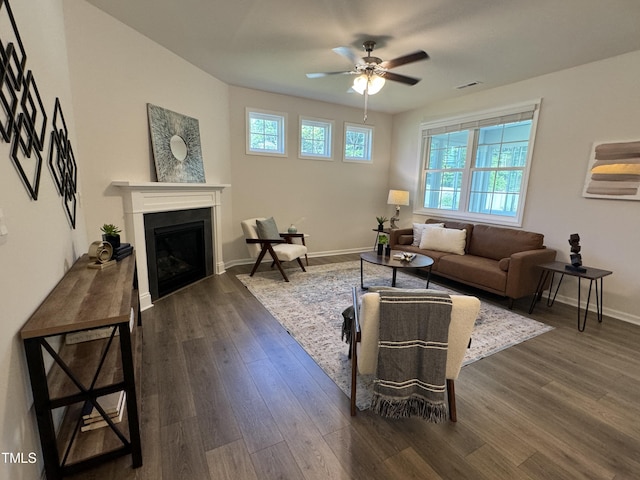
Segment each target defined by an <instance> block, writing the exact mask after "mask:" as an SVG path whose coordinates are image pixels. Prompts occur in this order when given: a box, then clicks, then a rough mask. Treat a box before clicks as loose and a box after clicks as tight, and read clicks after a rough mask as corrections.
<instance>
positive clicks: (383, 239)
mask: <svg viewBox="0 0 640 480" xmlns="http://www.w3.org/2000/svg"><path fill="white" fill-rule="evenodd" d="M385 245H387V247H388V246H389V237H387V236H386V235H378V255H382V251H383V249H384V246H385Z"/></svg>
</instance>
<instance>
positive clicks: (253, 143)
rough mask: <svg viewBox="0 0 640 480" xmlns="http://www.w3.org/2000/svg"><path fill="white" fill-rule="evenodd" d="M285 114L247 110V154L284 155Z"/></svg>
mask: <svg viewBox="0 0 640 480" xmlns="http://www.w3.org/2000/svg"><path fill="white" fill-rule="evenodd" d="M286 118H287V116H286V114H285V113H277V112H268V111H263V110H255V109H251V110H250V109H247V153H248V154H256V155H277V156H285V155H286V147H285V145H286V143H285V135H284V132H285V124H286Z"/></svg>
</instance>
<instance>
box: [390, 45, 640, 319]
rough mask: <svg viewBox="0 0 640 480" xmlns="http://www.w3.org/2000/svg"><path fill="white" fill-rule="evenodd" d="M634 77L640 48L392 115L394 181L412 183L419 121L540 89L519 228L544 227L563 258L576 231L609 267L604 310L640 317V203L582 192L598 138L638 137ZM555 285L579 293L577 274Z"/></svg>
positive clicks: (592, 258) (570, 296)
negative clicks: (531, 159) (539, 109)
mask: <svg viewBox="0 0 640 480" xmlns="http://www.w3.org/2000/svg"><path fill="white" fill-rule="evenodd" d="M638 77H640V51H638V52H633V53H629V54H626V55H621V56H618V57H614V58H610V59H607V60H603V61H600V62H595V63H591V64H587V65H583V66H580V67H576V68H572V69H569V70H564V71H561V72H557V73H553V74H549V75H545V76H542V77H538V78H534V79H531V80H527V81H524V82H519V83H516V84H512V85H508V86H505V87H501V88H496V89H492V90H487V91H485V92H479V93H477V94H470V95H468V96H465V97H461V98H457V99H455V100H451V101H447V102H441V103H437V104H432V105H428V106H426V107H424V108H420V109H416V110H413V111H411V112H406V113H403V114H400V115H396V116H395V117H394V123H393V147H392V152H393V153H392V158H393V159H394V163H393V165H392V167H391V173H390V181H391V183H396V184H402V185H404V187H406V188H407V189H413V188H414V185H415V182H416V181H417V171H418V168H419V163H418V152H419V148H418V137H419V125H420V123H421V122H424V121H432V120H435V119H441V118H446V117H449V116H454V115H458V114H463V113H470V112H474V111H478V110H483V109H489V108H495V107H499V106H503V105H509V104H515V103H519V102H523V101H528V100H531V99H535V98H539V97H542V99H543V100H542V107H541V111H540V117H539V122H538V130H537V136H536V143H535V151H534V153H533V163H532V168H531V175H530V179H529V190H528V194H527V205H526V209H525V212H524V223H523V227H522V228H523V229H525V230H531V231H535V232H541V233H544V235H545V243H546V245H547V246H549V247H551V248H555V249H557V250H558V251H559V253H558V259H559V260H563V261H568V259H569V244H568V238H569V235H570V234H572V233H579V234H580V237H581V245H582V252H581V254H582V258H583V263H584V264H585V265H587V266H593V267H598V268H603V269H607V270H612V271H613V272H614V273H613V275H612V276H609V277H607V278H605V280H604V306H605V314H609V315H612V316H615V317H618V318H621V319H624V320H628V321H632V322H634V323H640V303H639V302H638V301H637V299H638V298H639V296H640V282H639V281H638V274H637V267H638V265H640V250H639V249H638V245H640V222H638V220H637V219H638V213H639V212H640V203H639V202H635V201H622V200H601V199H592V198H583V197H582V187H583V184H584V179H585V175H586V171H587V165H588V159H589V155H590V152H591V147H592V145H593V143H594V142H602V141H607V142H615V141H625V140H640V130H638V112H640V94H639V93H638ZM415 220H416V221H423V220H424V217H418V216H416V217H415ZM583 283H584V282H583ZM560 295H562V296H563V297H564V300H566V301H569V302H574V303H575V301H576V300H577V287H576V282H575V280H574V279H566V280H565V282H563V287H562V288H561V292H560ZM585 298H586V296H583V297H582V299H583V300H584V299H585ZM592 302H593V298H592ZM592 305H593V304H592ZM594 308H595V307H594Z"/></svg>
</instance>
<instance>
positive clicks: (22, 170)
mask: <svg viewBox="0 0 640 480" xmlns="http://www.w3.org/2000/svg"><path fill="white" fill-rule="evenodd" d="M30 129H31V126H30V122H29V121H25V115H24V113H22V112H20V114H19V115H18V120H17V122H16V123H15V124H14V127H13V130H14V139H13V144H12V146H11V160H13V164H14V165H15V167H16V169H17V170H18V174H19V175H20V178H22V181H23V182H24V185H25V187H26V188H27V191H28V192H29V194H30V195H31V198H33V199H34V200H38V190H39V188H40V172H41V170H42V155H41V154H40V150H39V149H37V148H31V149H30V152H29V153H33V158H32V157H31V156H29V155H27V152H26V151H25V148H24V147H25V145H23V142H21V141H20V138H32V137H33V131H31V130H30ZM28 143H29V142H27V146H28Z"/></svg>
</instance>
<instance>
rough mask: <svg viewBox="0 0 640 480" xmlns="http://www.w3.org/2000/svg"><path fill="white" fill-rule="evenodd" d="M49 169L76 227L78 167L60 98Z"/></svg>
mask: <svg viewBox="0 0 640 480" xmlns="http://www.w3.org/2000/svg"><path fill="white" fill-rule="evenodd" d="M49 169H50V170H51V175H52V176H53V179H54V181H55V184H56V187H57V188H58V193H60V195H62V201H63V203H64V208H65V212H66V213H67V217H68V219H69V222H70V223H71V226H72V227H73V228H76V204H77V196H76V194H77V190H78V167H77V164H76V158H75V155H74V153H73V148H72V147H71V141H70V140H69V131H68V130H67V123H66V122H65V120H64V114H63V113H62V107H61V106H60V99H59V98H56V103H55V107H54V110H53V119H52V121H51V140H50V143H49Z"/></svg>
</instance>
